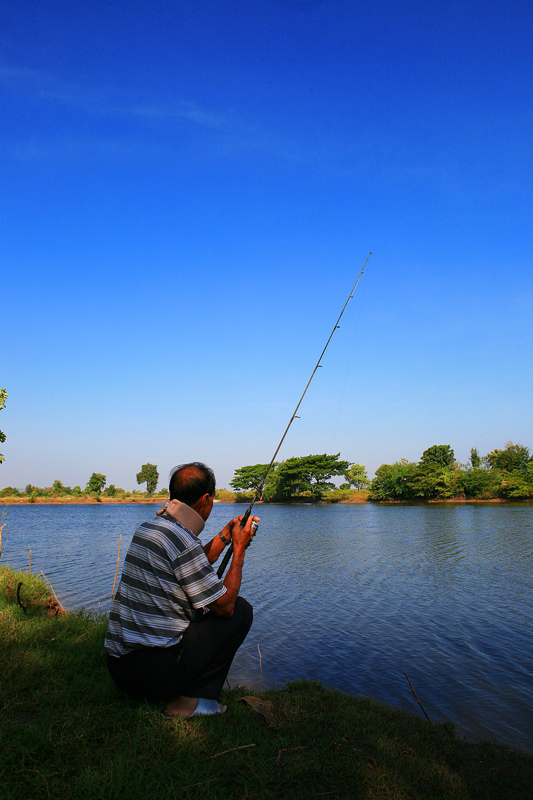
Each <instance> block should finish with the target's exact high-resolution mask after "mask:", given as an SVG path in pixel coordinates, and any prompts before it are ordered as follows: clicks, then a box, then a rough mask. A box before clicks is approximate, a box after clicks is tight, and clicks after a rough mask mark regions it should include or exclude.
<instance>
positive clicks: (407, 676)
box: [403, 672, 431, 722]
mask: <svg viewBox="0 0 533 800" xmlns="http://www.w3.org/2000/svg"><path fill="white" fill-rule="evenodd" d="M403 674H404V675H405V677H406V678H407V680H408V681H409V675H408V674H407V672H404V673H403ZM409 686H410V687H411V691H412V693H413V694H414V696H415V700H416V702H417V703H418V705H419V706H420V708H421V709H422V711H423V712H424V714H425V715H426V719H427V721H428V722H431V720H430V718H429V717H428V714H427V711H426V709H425V708H424V706H423V705H422V703H421V702H420V700H419V699H418V697H417V696H416V692H415V690H414V689H413V684H412V683H411V681H409Z"/></svg>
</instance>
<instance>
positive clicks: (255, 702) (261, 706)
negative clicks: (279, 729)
mask: <svg viewBox="0 0 533 800" xmlns="http://www.w3.org/2000/svg"><path fill="white" fill-rule="evenodd" d="M241 700H242V701H243V703H247V705H249V706H250V708H251V709H253V710H254V711H255V712H256V713H257V714H261V716H262V717H264V718H265V720H266V722H267V725H268V727H269V728H275V727H276V718H275V717H274V714H273V712H272V703H271V702H270V701H269V700H259V699H258V698H257V697H252V696H251V695H248V696H247V697H241Z"/></svg>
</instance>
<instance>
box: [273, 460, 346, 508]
mask: <svg viewBox="0 0 533 800" xmlns="http://www.w3.org/2000/svg"><path fill="white" fill-rule="evenodd" d="M339 456H340V453H337V455H327V454H326V453H324V454H323V455H309V456H303V457H301V458H288V459H287V460H286V461H283V462H282V463H281V464H280V465H279V467H278V468H277V469H276V471H275V473H274V475H273V480H272V483H271V485H270V486H269V487H268V491H265V497H266V498H267V499H279V500H283V499H288V498H290V497H293V496H295V495H299V494H302V492H310V493H311V494H312V495H313V497H314V498H315V499H316V500H320V498H321V497H322V495H323V494H324V493H325V492H327V490H328V489H334V488H335V484H334V483H332V482H331V480H330V479H331V478H332V477H333V476H335V475H343V474H344V473H345V472H346V470H347V469H348V467H349V466H350V462H349V461H339Z"/></svg>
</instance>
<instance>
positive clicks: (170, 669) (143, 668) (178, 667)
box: [107, 597, 253, 701]
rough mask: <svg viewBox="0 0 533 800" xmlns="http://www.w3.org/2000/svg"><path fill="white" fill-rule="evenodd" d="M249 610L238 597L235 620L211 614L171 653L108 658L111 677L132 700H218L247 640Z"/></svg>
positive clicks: (145, 651) (149, 650) (144, 651)
mask: <svg viewBox="0 0 533 800" xmlns="http://www.w3.org/2000/svg"><path fill="white" fill-rule="evenodd" d="M252 620H253V609H252V606H251V605H250V603H248V601H247V600H245V599H244V598H243V597H238V598H237V602H236V603H235V609H234V612H233V616H231V617H228V618H227V619H225V618H223V617H217V616H216V614H213V612H212V611H210V612H209V613H208V614H204V616H203V617H202V618H201V619H200V621H198V622H191V624H190V625H189V627H188V628H187V630H186V631H185V633H184V634H183V636H182V639H181V641H180V642H179V644H177V645H174V647H144V648H141V649H139V650H133V652H131V653H128V654H127V655H125V656H121V657H120V658H114V657H112V656H108V657H107V666H108V668H109V672H110V674H111V677H112V678H113V680H114V681H115V683H116V684H117V686H118V687H119V689H122V690H123V691H125V692H127V693H128V694H129V695H131V696H132V697H137V698H143V697H144V698H146V699H147V700H151V701H162V700H170V698H172V697H176V696H177V695H184V696H185V697H206V698H209V699H210V700H218V699H219V697H220V693H221V691H222V687H223V685H224V681H225V680H226V676H227V674H228V672H229V668H230V667H231V662H232V661H233V658H234V656H235V653H236V652H237V650H238V649H239V647H240V646H241V644H242V643H243V641H244V640H245V638H246V634H247V633H248V631H249V630H250V627H251V625H252Z"/></svg>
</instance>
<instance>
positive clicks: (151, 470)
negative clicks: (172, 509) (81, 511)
mask: <svg viewBox="0 0 533 800" xmlns="http://www.w3.org/2000/svg"><path fill="white" fill-rule="evenodd" d="M158 481H159V472H158V471H157V465H156V464H150V463H148V464H143V465H142V467H141V469H140V471H139V472H138V473H137V483H138V484H139V485H140V484H143V483H146V494H147V495H148V496H149V497H150V496H151V495H153V494H155V491H156V489H157V484H158ZM106 483H107V476H106V475H103V474H102V473H101V472H93V473H92V475H91V477H90V478H89V480H88V481H87V484H86V486H85V489H82V488H81V486H64V484H63V483H62V482H61V481H60V480H55V481H54V482H53V484H52V486H46V487H44V488H43V487H40V486H33V484H31V483H28V485H27V486H26V488H25V489H24V491H23V492H21V491H20V490H19V489H15V488H14V487H13V486H6V487H5V488H4V489H1V490H0V497H13V496H14V497H17V496H21V495H26V496H27V497H29V498H30V500H31V499H32V498H33V499H35V498H36V497H52V496H54V495H55V496H56V497H82V496H83V495H93V496H95V497H96V498H97V499H98V498H100V497H101V496H102V495H103V496H104V497H116V496H123V497H128V496H130V495H131V494H132V493H131V492H127V491H125V490H124V489H121V488H119V487H116V486H115V485H114V484H113V483H111V484H109V486H106ZM163 492H164V493H166V490H163ZM159 494H161V492H160V493H159Z"/></svg>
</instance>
